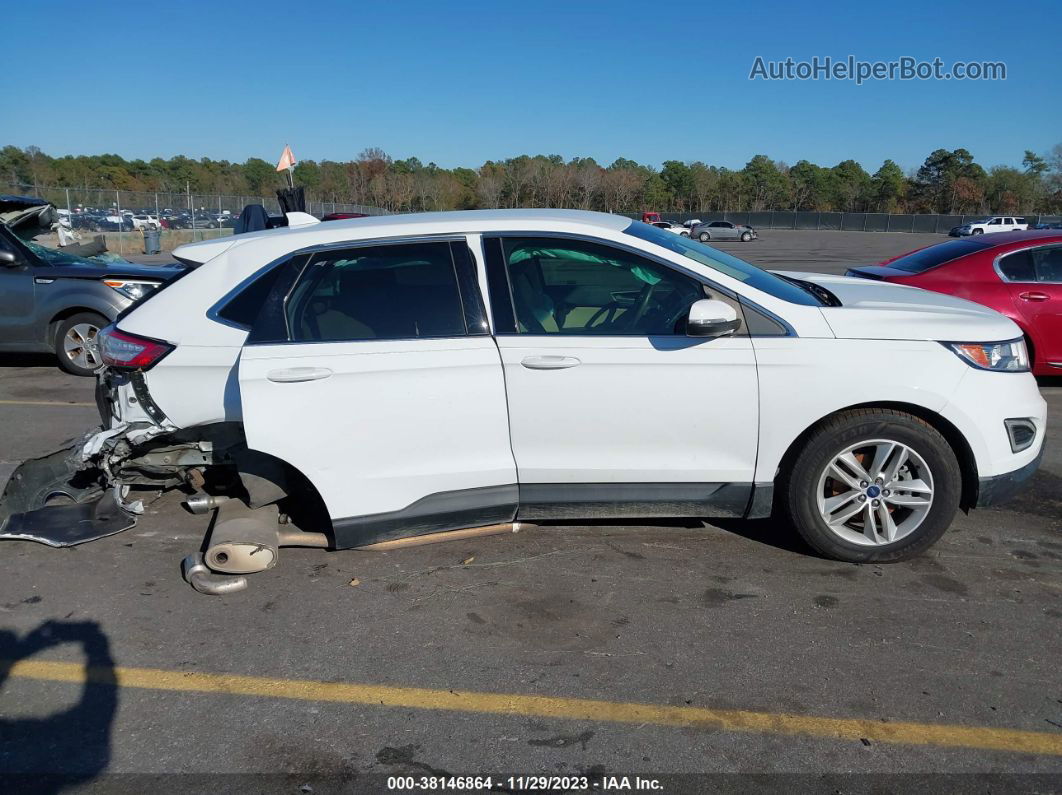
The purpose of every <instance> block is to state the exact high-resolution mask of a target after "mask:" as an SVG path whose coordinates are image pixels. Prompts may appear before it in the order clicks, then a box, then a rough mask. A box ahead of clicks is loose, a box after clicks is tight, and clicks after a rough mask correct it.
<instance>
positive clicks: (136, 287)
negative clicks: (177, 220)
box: [0, 224, 185, 375]
mask: <svg viewBox="0 0 1062 795" xmlns="http://www.w3.org/2000/svg"><path fill="white" fill-rule="evenodd" d="M184 271H185V269H184V267H183V266H178V265H166V266H157V265H135V264H133V263H131V262H105V261H102V260H95V259H85V258H83V257H75V256H72V255H70V254H65V253H63V252H62V251H56V250H54V249H49V248H45V247H44V246H39V245H37V244H36V243H27V242H24V241H23V240H20V239H19V238H18V237H17V236H16V235H14V234H13V233H12V232H11V230H10V229H8V228H7V227H6V226H5V225H4V224H0V351H19V352H49V351H50V352H53V353H55V354H56V355H57V356H58V357H59V366H60V367H61V368H63V369H64V370H66V371H67V372H68V373H73V374H74V375H92V373H93V372H94V371H95V370H96V369H97V368H98V367H99V366H100V363H101V362H100V357H99V352H98V351H97V349H96V335H97V334H98V333H99V330H100V329H101V328H103V327H104V326H106V325H107V324H108V323H110V322H111V321H113V320H114V319H115V318H116V317H117V316H118V313H119V312H121V311H122V310H123V309H125V308H126V307H128V306H130V305H132V304H133V302H134V301H136V300H137V299H139V298H141V297H143V296H145V295H147V294H148V293H150V292H151V291H153V290H154V289H155V288H157V287H158V286H159V285H160V284H162V283H163V282H165V281H168V280H169V279H172V278H173V277H174V276H177V275H178V274H181V273H183V272H184Z"/></svg>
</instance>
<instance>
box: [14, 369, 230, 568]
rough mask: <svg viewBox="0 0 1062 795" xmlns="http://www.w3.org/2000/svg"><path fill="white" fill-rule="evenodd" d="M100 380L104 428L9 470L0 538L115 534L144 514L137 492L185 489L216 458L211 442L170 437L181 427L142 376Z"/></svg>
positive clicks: (62, 539) (74, 539)
mask: <svg viewBox="0 0 1062 795" xmlns="http://www.w3.org/2000/svg"><path fill="white" fill-rule="evenodd" d="M98 378H99V381H98V384H97V389H96V405H97V407H98V408H99V411H100V417H101V420H102V425H101V427H99V428H96V429H93V430H92V431H89V432H88V433H86V434H85V435H84V436H83V437H81V438H80V439H77V440H74V441H72V442H70V443H68V444H67V445H66V446H65V447H63V448H62V449H60V450H57V451H55V452H54V453H50V454H49V455H46V456H43V457H41V458H34V459H30V460H27V461H25V462H23V463H22V464H21V465H20V466H19V467H18V468H17V469H16V470H15V471H14V472H13V473H12V474H11V477H10V479H9V480H8V482H7V485H6V487H5V488H4V491H3V494H2V495H0V538H10V539H21V540H28V541H38V542H40V543H42V544H48V545H49V546H54V547H66V546H74V545H76V544H83V543H85V542H86V541H93V540H95V539H98V538H104V537H105V536H109V535H113V534H115V533H118V532H121V531H122V530H126V529H128V528H130V527H132V526H133V525H134V524H135V523H136V515H137V514H138V513H141V512H142V511H143V503H142V502H141V501H140V500H139V499H135V498H131V495H133V494H135V491H134V490H135V489H137V488H139V487H147V488H151V489H166V488H172V487H174V486H179V485H181V484H183V483H185V482H187V480H188V478H189V477H190V476H191V474H190V473H191V472H192V470H193V469H194V468H195V467H201V466H204V465H206V464H209V463H212V452H213V442H212V441H204V440H196V441H194V442H176V443H171V442H170V441H169V437H170V435H172V434H173V433H174V432H175V431H177V428H176V427H174V426H173V425H172V424H171V423H169V422H168V420H167V419H166V417H165V416H164V415H163V414H162V412H161V411H159V410H158V407H157V406H155V404H154V402H153V401H152V400H151V397H150V395H149V394H148V392H147V388H146V385H145V383H144V375H143V373H141V372H133V373H117V372H101V374H100V375H99V376H98Z"/></svg>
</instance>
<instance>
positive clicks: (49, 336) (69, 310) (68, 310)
mask: <svg viewBox="0 0 1062 795" xmlns="http://www.w3.org/2000/svg"><path fill="white" fill-rule="evenodd" d="M82 313H87V314H91V315H99V316H100V317H102V318H103V319H104V320H106V321H107V322H108V323H110V322H111V318H110V317H109V316H108V314H107V313H106V312H101V311H100V309H99V307H92V306H68V307H64V308H63V309H60V310H58V311H56V312H54V313H53V316H52V319H51V320H49V321H48V325H47V326H46V327H45V328H46V332H45V334H46V336H45V342H47V343H48V344H49V345H55V334H56V332H57V331H58V330H59V326H60V325H62V322H63V321H64V320H67V319H69V318H72V317H73V316H74V315H80V314H82Z"/></svg>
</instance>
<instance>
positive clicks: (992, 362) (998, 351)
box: [944, 338, 1029, 373]
mask: <svg viewBox="0 0 1062 795" xmlns="http://www.w3.org/2000/svg"><path fill="white" fill-rule="evenodd" d="M944 344H945V345H946V346H947V347H949V348H951V350H952V351H954V352H955V353H956V354H958V356H959V357H960V358H961V359H963V360H965V361H966V363H967V364H969V365H971V366H973V367H976V368H978V369H979V370H994V371H996V372H999V373H1026V372H1028V371H1029V351H1028V349H1027V348H1026V347H1025V340H1024V339H1020V338H1019V339H1016V340H1008V341H1006V342H945V343H944Z"/></svg>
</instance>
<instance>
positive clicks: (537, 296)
mask: <svg viewBox="0 0 1062 795" xmlns="http://www.w3.org/2000/svg"><path fill="white" fill-rule="evenodd" d="M501 245H502V251H503V256H504V263H505V266H506V270H507V273H508V278H509V286H510V289H511V292H512V301H513V306H514V308H515V311H516V330H517V332H518V333H520V334H549V335H553V334H558V335H560V334H578V335H591V334H592V335H612V336H655V335H674V334H683V333H684V326H685V321H686V316H687V314H688V312H689V308H690V305H691V304H692V303H693V302H694V301H697V300H698V299H700V298H704V297H706V295H707V293H706V292H705V289H704V287H703V285H702V284H701V283H700V282H698V281H697V280H695V279H692V278H690V277H688V276H685V275H683V274H680V273H678V272H677V271H674V270H672V269H670V268H667V267H665V266H663V265H658V264H657V263H655V262H652V261H650V260H648V259H645V258H643V257H639V256H637V255H635V254H630V253H628V252H626V251H623V250H620V249H615V248H612V247H611V246H605V245H601V244H598V243H591V242H589V241H574V240H568V239H563V238H515V237H513V238H510V237H505V238H502V239H501Z"/></svg>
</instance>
